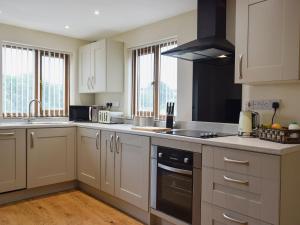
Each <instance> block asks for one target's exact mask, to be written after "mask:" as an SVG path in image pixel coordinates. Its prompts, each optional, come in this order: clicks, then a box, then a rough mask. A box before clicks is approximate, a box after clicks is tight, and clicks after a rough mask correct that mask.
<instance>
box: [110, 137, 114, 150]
mask: <svg viewBox="0 0 300 225" xmlns="http://www.w3.org/2000/svg"><path fill="white" fill-rule="evenodd" d="M113 141H114V135H110V141H109V148H110V152H113V151H114V150H113Z"/></svg>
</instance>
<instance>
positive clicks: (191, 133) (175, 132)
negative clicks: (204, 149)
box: [165, 130, 232, 139]
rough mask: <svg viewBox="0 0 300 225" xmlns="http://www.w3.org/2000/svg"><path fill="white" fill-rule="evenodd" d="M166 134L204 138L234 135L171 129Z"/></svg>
mask: <svg viewBox="0 0 300 225" xmlns="http://www.w3.org/2000/svg"><path fill="white" fill-rule="evenodd" d="M165 134H171V135H178V136H185V137H193V138H203V139H207V138H216V137H226V136H232V134H226V133H220V132H211V131H203V130H171V131H167V132H165Z"/></svg>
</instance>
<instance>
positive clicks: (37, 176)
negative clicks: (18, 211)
mask: <svg viewBox="0 0 300 225" xmlns="http://www.w3.org/2000/svg"><path fill="white" fill-rule="evenodd" d="M71 180H75V128H41V129H28V130H27V186H28V188H33V187H39V186H44V185H49V184H55V183H60V182H65V181H71Z"/></svg>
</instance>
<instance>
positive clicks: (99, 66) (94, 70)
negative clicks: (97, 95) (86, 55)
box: [91, 40, 106, 92]
mask: <svg viewBox="0 0 300 225" xmlns="http://www.w3.org/2000/svg"><path fill="white" fill-rule="evenodd" d="M91 62H92V64H91V76H92V77H91V80H92V86H93V91H94V92H105V91H106V44H105V40H102V41H97V42H95V43H92V44H91Z"/></svg>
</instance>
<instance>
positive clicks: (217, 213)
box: [201, 202, 271, 225]
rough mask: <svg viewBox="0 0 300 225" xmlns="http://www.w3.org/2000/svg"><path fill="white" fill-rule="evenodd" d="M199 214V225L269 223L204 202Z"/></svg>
mask: <svg viewBox="0 0 300 225" xmlns="http://www.w3.org/2000/svg"><path fill="white" fill-rule="evenodd" d="M201 215H202V217H201V225H233V224H236V225H271V224H270V223H265V222H262V221H260V220H256V219H253V218H251V217H247V216H243V215H241V214H238V213H236V212H233V211H230V210H227V209H224V208H221V207H217V206H214V205H211V204H208V203H204V202H203V203H202V208H201Z"/></svg>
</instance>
